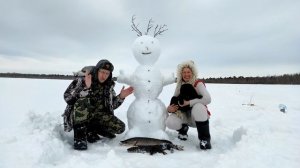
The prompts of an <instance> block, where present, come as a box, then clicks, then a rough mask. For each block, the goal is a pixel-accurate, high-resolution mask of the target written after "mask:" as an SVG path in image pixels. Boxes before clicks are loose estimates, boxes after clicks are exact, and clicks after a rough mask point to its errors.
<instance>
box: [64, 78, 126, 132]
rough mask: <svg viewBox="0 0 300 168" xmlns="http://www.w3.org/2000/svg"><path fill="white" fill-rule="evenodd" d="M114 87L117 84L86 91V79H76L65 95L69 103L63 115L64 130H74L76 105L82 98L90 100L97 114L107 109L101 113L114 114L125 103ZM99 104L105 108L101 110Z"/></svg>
mask: <svg viewBox="0 0 300 168" xmlns="http://www.w3.org/2000/svg"><path fill="white" fill-rule="evenodd" d="M114 86H115V83H112V84H111V85H104V86H101V85H100V84H96V85H93V87H92V88H91V89H88V90H86V89H85V82H84V77H79V78H76V79H74V80H73V81H72V83H71V84H70V85H69V86H68V88H67V90H66V91H65V93H64V99H65V101H66V103H67V107H66V109H65V112H64V114H63V115H62V116H63V118H64V130H65V131H67V132H69V131H71V130H72V129H73V121H74V104H75V103H76V101H77V100H78V99H79V98H80V97H87V98H89V99H90V102H91V105H92V106H94V107H95V108H94V109H95V110H96V111H95V112H97V110H98V109H101V110H103V109H105V111H101V112H105V113H111V114H114V109H116V108H118V107H119V106H120V105H121V104H122V103H123V101H124V99H121V98H120V96H119V95H117V96H116V93H115V90H114ZM82 92H86V93H87V94H84V95H83V94H81V93H82ZM99 104H101V105H104V107H105V108H102V107H100V108H99V107H98V106H99Z"/></svg>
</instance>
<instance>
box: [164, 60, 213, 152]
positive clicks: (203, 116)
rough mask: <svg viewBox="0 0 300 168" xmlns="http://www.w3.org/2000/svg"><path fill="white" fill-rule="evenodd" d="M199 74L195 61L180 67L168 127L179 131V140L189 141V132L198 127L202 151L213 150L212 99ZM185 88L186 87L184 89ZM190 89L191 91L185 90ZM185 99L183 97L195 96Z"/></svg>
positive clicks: (167, 121)
mask: <svg viewBox="0 0 300 168" xmlns="http://www.w3.org/2000/svg"><path fill="white" fill-rule="evenodd" d="M197 75H198V72H197V69H196V67H195V64H194V62H193V61H186V62H183V63H181V64H179V65H178V68H177V86H176V90H175V93H174V96H173V97H172V100H171V103H170V105H169V106H168V107H167V110H168V112H169V116H168V118H167V120H166V126H167V127H168V128H169V129H173V130H177V131H178V138H179V139H181V140H187V137H188V135H187V132H188V129H189V126H190V127H196V128H197V131H198V138H199V140H200V149H203V150H206V149H211V143H210V140H211V137H210V132H209V116H210V112H209V111H208V109H207V106H206V105H208V104H209V103H210V102H211V97H210V94H209V92H208V91H207V89H206V87H205V84H204V82H203V81H202V80H200V79H198V78H197ZM183 86H184V87H183ZM185 88H189V89H185ZM193 94H196V95H197V96H198V97H193V96H190V98H188V97H184V96H183V100H181V101H180V97H182V95H185V96H186V95H193Z"/></svg>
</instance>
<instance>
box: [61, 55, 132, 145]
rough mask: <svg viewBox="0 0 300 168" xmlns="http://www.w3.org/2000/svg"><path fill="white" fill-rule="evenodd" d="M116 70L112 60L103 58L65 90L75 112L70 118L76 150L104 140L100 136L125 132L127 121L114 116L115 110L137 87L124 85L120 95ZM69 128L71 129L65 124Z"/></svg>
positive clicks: (69, 104) (68, 101)
mask: <svg viewBox="0 0 300 168" xmlns="http://www.w3.org/2000/svg"><path fill="white" fill-rule="evenodd" d="M113 69H114V67H113V65H112V63H110V62H109V61H108V60H105V59H104V60H100V61H99V62H98V63H97V65H96V66H95V67H93V68H92V69H91V71H90V73H89V72H86V73H85V76H84V77H81V78H77V79H75V80H74V81H73V82H72V83H71V84H70V86H69V87H68V89H67V90H66V92H65V95H64V96H65V100H66V102H67V103H68V106H67V108H66V111H68V108H69V110H70V112H71V113H72V112H73V114H72V115H71V116H70V117H69V120H68V121H69V123H70V121H71V120H73V121H72V122H73V130H74V149H76V150H86V149H87V142H90V143H93V142H96V141H97V140H99V139H100V137H99V135H102V136H105V137H108V138H114V137H115V134H121V133H123V132H124V131H125V124H124V122H122V121H121V120H120V119H119V118H117V117H116V116H115V115H114V109H116V108H118V107H119V106H120V105H121V104H122V103H123V101H124V99H125V98H126V97H127V96H128V95H130V94H131V93H132V92H133V88H132V87H128V88H127V89H124V87H123V88H122V90H121V92H120V94H119V95H116V93H115V91H114V86H115V82H114V81H113V80H112V72H113ZM72 108H73V109H72ZM64 118H66V117H64ZM67 123H68V122H67ZM65 125H68V124H65ZM70 125H72V124H69V126H70ZM65 130H66V131H68V130H70V128H68V126H65Z"/></svg>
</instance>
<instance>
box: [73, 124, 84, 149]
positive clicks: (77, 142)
mask: <svg viewBox="0 0 300 168" xmlns="http://www.w3.org/2000/svg"><path fill="white" fill-rule="evenodd" d="M74 149H75V150H86V149H87V139H86V126H85V125H84V124H78V125H74Z"/></svg>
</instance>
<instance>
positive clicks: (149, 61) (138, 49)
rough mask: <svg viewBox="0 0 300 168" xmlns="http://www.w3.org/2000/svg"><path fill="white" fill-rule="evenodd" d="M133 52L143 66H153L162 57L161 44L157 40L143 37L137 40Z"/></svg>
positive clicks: (146, 36)
mask: <svg viewBox="0 0 300 168" xmlns="http://www.w3.org/2000/svg"><path fill="white" fill-rule="evenodd" d="M132 51H133V55H134V57H135V59H136V60H137V61H138V62H139V63H140V64H141V65H153V64H154V63H155V62H156V61H157V59H158V57H159V55H160V44H159V41H158V40H157V39H156V38H154V37H151V36H148V35H143V36H140V37H138V38H137V39H135V41H134V43H133V45H132Z"/></svg>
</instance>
